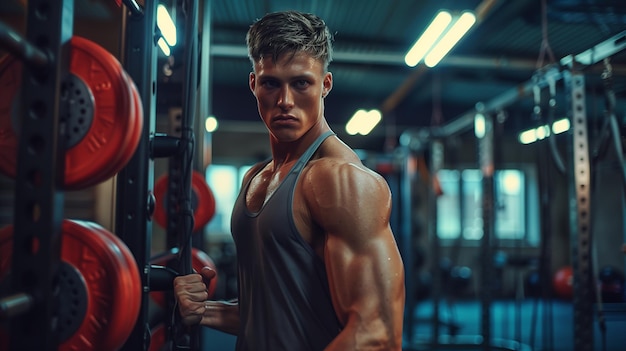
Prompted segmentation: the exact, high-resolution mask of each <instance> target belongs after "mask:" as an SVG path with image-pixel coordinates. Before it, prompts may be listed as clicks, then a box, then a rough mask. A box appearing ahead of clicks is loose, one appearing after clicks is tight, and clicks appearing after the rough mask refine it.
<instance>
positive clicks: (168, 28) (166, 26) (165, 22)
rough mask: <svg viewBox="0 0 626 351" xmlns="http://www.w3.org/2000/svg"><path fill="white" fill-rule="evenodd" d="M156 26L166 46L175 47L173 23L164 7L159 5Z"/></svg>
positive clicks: (174, 27)
mask: <svg viewBox="0 0 626 351" xmlns="http://www.w3.org/2000/svg"><path fill="white" fill-rule="evenodd" d="M157 26H159V30H160V31H161V35H163V37H164V38H165V41H167V45H169V46H175V45H176V25H174V21H172V17H170V14H169V13H168V12H167V8H165V6H164V5H162V4H159V6H157Z"/></svg>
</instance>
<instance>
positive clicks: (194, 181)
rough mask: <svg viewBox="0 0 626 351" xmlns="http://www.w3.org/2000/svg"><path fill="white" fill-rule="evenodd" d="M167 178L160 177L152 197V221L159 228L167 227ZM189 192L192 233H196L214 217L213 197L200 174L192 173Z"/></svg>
mask: <svg viewBox="0 0 626 351" xmlns="http://www.w3.org/2000/svg"><path fill="white" fill-rule="evenodd" d="M167 187H168V176H167V174H166V175H163V176H161V177H160V178H159V179H158V180H157V182H156V184H155V186H154V196H155V198H156V205H155V209H154V220H155V221H156V223H157V224H159V225H160V226H161V227H163V228H166V227H167V206H166V201H165V199H166V198H167V190H168V189H167ZM191 191H192V197H193V199H192V206H193V221H194V225H193V232H194V233H197V232H198V231H199V230H200V229H202V227H204V226H205V225H207V224H208V223H209V222H210V221H211V219H212V218H213V216H214V215H215V206H216V204H215V196H213V192H212V191H211V188H209V185H208V184H207V182H206V180H205V179H204V176H203V175H202V173H200V172H198V171H193V174H192V175H191Z"/></svg>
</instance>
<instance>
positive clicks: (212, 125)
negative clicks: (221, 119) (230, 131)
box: [204, 116, 219, 133]
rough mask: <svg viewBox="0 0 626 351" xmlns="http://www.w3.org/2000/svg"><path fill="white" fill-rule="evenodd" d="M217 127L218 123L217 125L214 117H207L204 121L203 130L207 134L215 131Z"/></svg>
mask: <svg viewBox="0 0 626 351" xmlns="http://www.w3.org/2000/svg"><path fill="white" fill-rule="evenodd" d="M218 125H219V123H217V118H215V117H214V116H209V117H207V119H206V120H205V121H204V129H205V130H206V131H207V132H208V133H212V132H214V131H215V130H216V129H217V126H218Z"/></svg>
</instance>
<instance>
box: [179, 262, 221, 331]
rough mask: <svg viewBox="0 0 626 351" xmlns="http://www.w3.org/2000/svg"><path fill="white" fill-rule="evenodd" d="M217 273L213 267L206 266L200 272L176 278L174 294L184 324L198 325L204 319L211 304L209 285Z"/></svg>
mask: <svg viewBox="0 0 626 351" xmlns="http://www.w3.org/2000/svg"><path fill="white" fill-rule="evenodd" d="M216 275H217V272H216V271H215V270H213V269H212V268H211V267H204V268H202V269H201V270H200V273H192V274H188V275H183V276H178V277H176V278H174V295H175V296H176V301H177V302H178V310H179V312H180V315H181V317H182V322H183V324H185V325H196V324H199V323H200V322H201V321H202V317H203V316H204V313H205V312H206V310H207V309H208V306H209V304H208V299H209V292H208V287H209V285H210V282H211V279H213V278H215V276H216Z"/></svg>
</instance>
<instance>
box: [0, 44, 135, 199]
mask: <svg viewBox="0 0 626 351" xmlns="http://www.w3.org/2000/svg"><path fill="white" fill-rule="evenodd" d="M70 45H71V48H70V74H69V75H68V76H67V77H66V78H65V80H64V84H63V88H64V89H63V90H64V91H63V96H62V99H61V101H60V104H59V105H60V108H61V118H62V120H63V122H64V124H65V126H66V128H65V130H64V131H63V132H64V133H63V134H64V136H65V148H66V155H65V187H66V189H69V190H73V189H82V188H86V187H89V186H92V185H95V184H98V183H100V182H102V181H104V180H106V179H108V178H110V177H112V176H114V175H115V174H116V173H117V172H119V171H120V169H122V168H123V167H124V165H125V164H126V162H128V160H129V159H130V157H131V156H132V155H133V153H134V152H135V149H136V147H137V144H138V142H139V137H140V132H141V128H142V125H143V113H142V107H141V105H142V104H141V101H140V100H141V99H140V97H139V94H137V93H136V88H134V87H133V86H134V84H133V83H132V80H131V79H130V77H129V76H128V75H127V74H126V73H125V72H124V70H123V68H122V66H121V64H120V63H119V61H117V59H116V58H115V57H114V56H113V55H112V54H111V53H109V52H108V51H106V50H105V49H104V48H102V47H100V46H99V45H97V44H96V43H94V42H92V41H90V40H87V39H85V38H82V37H78V36H74V37H72V39H71V42H70ZM22 69H23V64H22V62H21V61H19V60H17V59H16V58H14V57H12V56H5V57H4V58H3V59H2V60H1V61H0V96H2V99H1V100H0V172H2V173H3V174H5V175H7V176H9V177H12V178H15V176H16V168H17V167H16V165H17V145H18V139H17V138H18V135H19V129H20V126H19V123H20V121H21V120H23V121H26V120H27V119H25V118H24V119H21V118H19V117H20V114H19V113H18V111H19V107H20V105H19V101H20V99H16V97H18V93H19V91H20V86H21V79H22ZM26 108H27V111H24V114H25V115H27V116H30V117H31V118H34V115H31V114H30V110H36V109H37V106H27V107H26ZM32 143H33V145H34V147H39V148H45V147H46V145H40V144H39V143H37V141H36V140H33V141H32Z"/></svg>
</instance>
